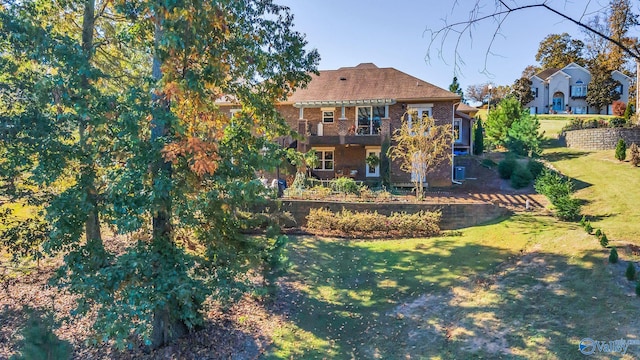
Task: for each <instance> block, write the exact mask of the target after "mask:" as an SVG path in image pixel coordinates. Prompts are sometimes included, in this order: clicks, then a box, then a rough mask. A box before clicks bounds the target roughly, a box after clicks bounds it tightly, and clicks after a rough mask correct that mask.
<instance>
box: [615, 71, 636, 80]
mask: <svg viewBox="0 0 640 360" xmlns="http://www.w3.org/2000/svg"><path fill="white" fill-rule="evenodd" d="M613 74H620V75H622V76H624V77H625V78H627V79H629V81H632V80H633V79H632V78H631V77H630V76H629V75H627V74H625V73H623V72H622V71H618V70H613V72H612V73H611V75H613Z"/></svg>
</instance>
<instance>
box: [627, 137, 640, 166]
mask: <svg viewBox="0 0 640 360" xmlns="http://www.w3.org/2000/svg"><path fill="white" fill-rule="evenodd" d="M629 151H630V152H631V164H633V166H638V165H640V148H638V145H636V143H633V144H631V147H630V148H629Z"/></svg>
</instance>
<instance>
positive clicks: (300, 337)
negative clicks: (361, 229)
mask: <svg viewBox="0 0 640 360" xmlns="http://www.w3.org/2000/svg"><path fill="white" fill-rule="evenodd" d="M606 253H607V252H606V250H603V249H601V248H600V247H599V245H598V244H597V241H596V239H595V237H593V236H588V235H586V233H585V232H584V231H583V230H582V229H581V228H579V227H578V226H577V225H576V224H569V223H560V222H557V221H555V220H554V219H552V218H550V217H546V216H534V215H517V216H514V217H511V218H509V219H504V220H503V221H500V222H497V223H495V224H488V225H485V226H478V227H474V228H470V229H466V230H463V231H462V232H461V233H460V234H457V235H456V236H448V237H438V238H431V239H407V240H395V241H393V240H392V241H367V242H364V241H344V240H331V239H319V238H313V237H297V238H294V239H293V243H292V249H291V258H292V261H293V263H294V264H295V265H294V268H293V269H292V275H291V277H290V279H289V284H290V285H291V289H293V290H290V292H289V296H290V297H291V298H290V300H291V301H292V302H293V304H294V306H295V307H294V309H293V310H292V313H291V314H290V315H291V317H290V321H289V322H288V325H287V326H286V327H284V328H283V329H281V330H280V331H279V332H278V334H277V336H276V338H275V339H274V344H273V347H272V349H271V352H270V353H269V354H267V355H266V358H274V359H275V358H291V357H292V358H305V359H306V358H312V359H313V358H317V359H322V358H338V359H343V358H352V357H353V358H376V357H377V358H382V359H394V358H398V359H400V358H403V359H404V358H412V359H413V358H443V359H444V358H455V359H460V358H469V357H476V356H479V357H484V358H496V357H503V356H504V357H515V358H522V359H525V358H539V359H571V358H581V356H582V355H581V354H580V353H578V352H577V345H578V343H579V341H580V339H582V338H584V337H592V338H594V339H607V340H608V339H613V338H614V337H615V338H616V339H619V338H621V337H624V338H630V337H633V336H636V334H635V333H636V332H637V329H638V326H639V325H640V322H639V321H638V320H637V316H636V314H637V312H638V311H639V310H640V302H639V301H638V300H637V299H636V298H635V297H629V296H628V295H629V294H630V291H632V290H630V288H625V287H620V286H618V285H617V284H616V283H615V282H612V281H611V279H612V276H611V274H610V271H615V272H618V273H619V274H617V278H619V279H620V281H622V280H624V279H623V278H622V272H623V271H624V269H623V268H622V267H620V268H618V267H615V268H614V267H612V266H608V265H606V264H605V262H604V259H605V258H606ZM625 256H626V255H624V254H622V257H623V258H624V257H625ZM624 282H626V280H624V281H622V283H623V284H624ZM604 319H606V321H603V320H604ZM639 353H640V349H638V352H637V353H636V354H639Z"/></svg>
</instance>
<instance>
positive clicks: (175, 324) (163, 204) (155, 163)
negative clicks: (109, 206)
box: [150, 12, 188, 349]
mask: <svg viewBox="0 0 640 360" xmlns="http://www.w3.org/2000/svg"><path fill="white" fill-rule="evenodd" d="M162 22H163V14H162V13H160V12H157V13H156V14H155V30H154V38H155V39H154V40H155V44H156V51H155V53H154V57H153V69H152V76H153V79H154V80H155V82H156V84H160V80H161V79H162V70H161V64H162V60H161V59H160V58H159V56H158V51H157V46H158V44H159V43H160V41H161V40H162V36H163V28H162ZM151 100H152V110H151V111H152V120H151V142H152V144H153V147H154V150H153V156H154V158H153V159H152V160H151V167H150V168H151V171H152V178H153V193H154V195H155V199H156V200H155V202H154V203H153V205H152V206H153V207H152V209H153V210H152V214H153V220H152V222H153V239H152V245H153V251H155V252H158V253H159V254H160V258H162V259H163V260H162V261H160V262H159V263H158V264H155V265H154V272H155V273H157V274H160V273H162V272H164V269H165V268H172V267H173V266H174V263H173V262H174V254H173V251H172V250H173V249H174V247H175V244H174V243H173V239H172V231H173V230H172V227H171V214H172V204H171V193H170V186H167V182H170V181H171V175H172V168H171V163H170V162H167V161H165V160H164V158H163V156H162V153H161V150H162V146H163V143H162V142H161V140H162V138H164V137H166V136H167V135H168V134H169V131H170V120H169V119H170V114H169V111H170V108H169V103H168V102H167V100H166V98H165V96H164V94H163V93H162V91H161V90H160V89H156V90H155V91H154V92H153V94H152V96H151ZM171 300H172V299H171V298H169V299H166V302H165V303H164V305H162V306H158V307H157V308H156V309H155V310H154V315H153V325H152V326H153V329H152V334H151V347H152V348H153V349H157V348H159V347H161V346H163V345H166V344H168V343H169V342H171V341H172V340H174V339H176V338H178V337H180V336H183V335H185V334H186V333H187V331H188V328H187V326H186V324H185V323H184V321H182V320H180V319H178V318H176V317H175V316H172V314H171V311H172V309H171V304H172V301H171Z"/></svg>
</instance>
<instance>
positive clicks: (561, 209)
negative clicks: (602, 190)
mask: <svg viewBox="0 0 640 360" xmlns="http://www.w3.org/2000/svg"><path fill="white" fill-rule="evenodd" d="M553 205H554V206H555V207H556V216H557V217H558V218H559V219H560V220H565V221H573V220H575V219H577V218H578V217H579V216H580V200H578V199H574V198H572V197H571V196H563V197H560V198H558V199H556V202H555V203H554V204H553ZM589 227H591V224H590V223H589ZM587 232H589V231H587ZM589 233H590V232H589Z"/></svg>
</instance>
